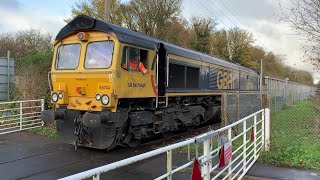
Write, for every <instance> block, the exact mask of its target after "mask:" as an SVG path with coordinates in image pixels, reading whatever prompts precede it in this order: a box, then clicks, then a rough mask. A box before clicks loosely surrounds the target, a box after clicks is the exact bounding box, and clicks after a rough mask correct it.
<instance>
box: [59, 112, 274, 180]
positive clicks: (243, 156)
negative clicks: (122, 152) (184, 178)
mask: <svg viewBox="0 0 320 180" xmlns="http://www.w3.org/2000/svg"><path fill="white" fill-rule="evenodd" d="M268 120H270V110H269V109H266V110H260V111H257V112H256V113H253V114H252V115H250V116H247V117H245V118H243V119H241V120H239V121H237V122H235V123H233V124H231V125H228V126H225V127H223V128H221V129H218V130H213V131H209V132H207V133H205V134H202V135H200V136H197V137H194V138H191V139H188V140H185V141H183V142H179V143H176V144H172V145H169V146H166V147H162V148H160V149H156V150H153V151H150V152H147V153H144V154H140V155H137V156H134V157H131V158H127V159H124V160H121V161H117V162H114V163H111V164H108V165H105V166H101V167H97V168H94V169H91V170H88V171H84V172H81V173H78V174H75V175H72V176H68V177H65V178H62V179H63V180H69V179H72V180H74V179H86V178H91V177H92V178H93V179H100V174H101V173H106V172H108V171H111V170H114V169H118V168H120V167H123V166H127V165H129V164H133V163H135V162H138V161H141V160H145V159H147V158H150V157H154V156H157V155H160V154H163V153H166V154H167V173H165V174H163V175H162V176H160V177H157V178H155V179H157V180H159V179H164V178H167V179H172V175H173V174H174V173H177V172H178V171H180V170H182V169H185V168H187V167H190V166H192V164H193V161H192V160H191V159H190V156H191V155H190V149H191V148H195V150H196V154H195V157H196V158H197V160H198V161H199V162H200V165H201V176H202V178H203V179H204V180H207V179H211V178H212V179H217V178H219V179H220V178H222V179H227V178H229V179H235V178H237V179H241V178H242V177H243V176H244V175H245V174H246V173H247V171H248V170H249V169H250V168H251V166H252V165H253V164H254V162H255V161H256V160H257V159H258V157H259V152H260V150H261V149H262V148H263V147H265V148H266V149H267V148H268V146H269V144H268V143H269V136H270V132H269V130H270V128H269V124H270V123H269V122H267V123H266V122H265V121H268ZM265 127H267V128H265ZM234 130H241V133H239V134H235V133H234V132H235V131H234ZM265 135H268V136H265ZM219 137H225V139H227V140H228V142H230V143H231V144H232V145H231V147H232V149H233V150H232V153H231V154H232V158H231V159H230V160H229V161H228V162H226V165H225V166H223V167H221V168H219V162H218V163H215V162H217V161H219V154H220V153H219V151H220V150H221V149H222V148H221V147H222V146H223V144H219V143H218V141H220V140H221V139H223V138H219ZM252 137H253V138H252ZM201 144H202V146H203V151H202V152H203V153H201V150H200V149H199V147H200V145H201ZM183 147H186V148H187V149H188V160H187V163H185V164H183V165H181V166H179V167H176V168H174V169H173V166H172V156H173V155H174V153H173V151H174V150H175V149H177V148H183ZM199 153H200V154H201V156H199ZM220 155H221V154H220ZM213 174H214V175H213Z"/></svg>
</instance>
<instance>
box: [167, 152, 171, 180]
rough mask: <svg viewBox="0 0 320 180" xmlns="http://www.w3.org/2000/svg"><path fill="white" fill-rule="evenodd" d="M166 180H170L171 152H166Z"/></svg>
mask: <svg viewBox="0 0 320 180" xmlns="http://www.w3.org/2000/svg"><path fill="white" fill-rule="evenodd" d="M167 173H168V176H167V179H168V180H172V150H169V151H167Z"/></svg>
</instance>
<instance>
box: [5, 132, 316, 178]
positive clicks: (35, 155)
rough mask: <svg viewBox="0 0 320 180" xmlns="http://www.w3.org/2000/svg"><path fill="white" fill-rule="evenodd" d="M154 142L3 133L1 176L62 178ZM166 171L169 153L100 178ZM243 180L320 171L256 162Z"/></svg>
mask: <svg viewBox="0 0 320 180" xmlns="http://www.w3.org/2000/svg"><path fill="white" fill-rule="evenodd" d="M154 148H157V147H152V146H150V145H142V146H139V147H137V148H118V149H115V150H113V151H110V152H105V151H97V150H92V149H88V148H79V149H78V150H76V151H75V150H74V148H73V147H72V146H70V145H67V144H64V143H62V142H60V141H59V140H58V139H52V138H47V137H42V136H37V135H33V134H30V133H27V132H18V133H12V134H7V135H0V179H1V180H6V179H58V178H62V177H65V176H69V175H72V174H75V173H78V172H82V171H85V170H89V169H92V168H95V167H99V166H102V165H105V164H109V163H112V162H116V161H119V160H122V159H125V158H128V157H131V156H134V155H137V154H141V153H144V152H147V151H151V150H153V149H154ZM186 162H187V156H186V155H185V154H180V153H174V154H173V167H178V166H179V165H182V164H183V163H186ZM165 173H166V156H165V155H160V156H156V157H153V158H150V159H147V160H144V161H142V162H138V163H135V164H132V165H129V166H126V167H123V168H120V169H117V170H114V171H111V172H108V173H104V174H102V175H101V178H100V179H112V180H129V179H139V180H145V179H146V180H147V179H153V178H155V177H159V176H161V175H163V174H165ZM173 179H176V180H180V179H191V168H189V169H187V170H184V171H182V172H180V173H176V174H174V176H173ZM243 179H248V180H258V179H283V180H304V179H306V180H316V179H317V180H320V171H314V170H306V169H298V168H283V167H275V166H271V165H266V164H262V163H259V162H256V163H255V164H254V165H253V166H252V168H251V169H250V170H249V171H248V173H247V175H246V176H245V177H244V178H243Z"/></svg>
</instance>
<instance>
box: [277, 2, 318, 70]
mask: <svg viewBox="0 0 320 180" xmlns="http://www.w3.org/2000/svg"><path fill="white" fill-rule="evenodd" d="M291 5H292V7H283V6H282V5H281V4H280V8H281V12H282V18H281V19H282V20H284V21H286V22H289V24H290V25H291V27H292V28H294V29H295V30H296V31H297V32H298V33H299V34H300V35H302V36H304V37H305V38H306V39H307V43H306V44H304V50H305V56H306V57H307V59H308V60H309V61H310V62H311V63H312V64H313V65H315V66H316V67H318V68H320V0H291Z"/></svg>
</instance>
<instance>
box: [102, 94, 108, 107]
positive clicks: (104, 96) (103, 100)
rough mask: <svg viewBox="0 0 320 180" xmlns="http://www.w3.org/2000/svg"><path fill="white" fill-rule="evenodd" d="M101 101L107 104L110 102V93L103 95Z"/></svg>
mask: <svg viewBox="0 0 320 180" xmlns="http://www.w3.org/2000/svg"><path fill="white" fill-rule="evenodd" d="M101 103H102V104H103V105H107V104H108V103H109V96H108V95H106V94H105V95H103V96H102V97H101Z"/></svg>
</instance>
